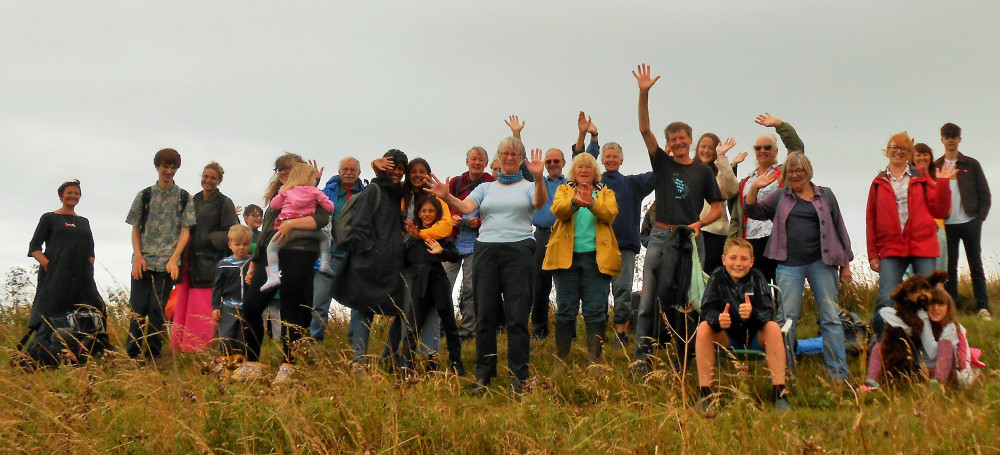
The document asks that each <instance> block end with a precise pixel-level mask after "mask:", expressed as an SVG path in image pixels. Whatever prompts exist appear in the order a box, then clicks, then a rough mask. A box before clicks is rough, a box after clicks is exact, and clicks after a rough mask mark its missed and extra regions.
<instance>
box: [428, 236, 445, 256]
mask: <svg viewBox="0 0 1000 455" xmlns="http://www.w3.org/2000/svg"><path fill="white" fill-rule="evenodd" d="M424 244H425V245H427V252H428V253H430V254H441V252H442V251H444V248H442V247H441V244H440V243H438V241H437V240H434V239H427V240H424Z"/></svg>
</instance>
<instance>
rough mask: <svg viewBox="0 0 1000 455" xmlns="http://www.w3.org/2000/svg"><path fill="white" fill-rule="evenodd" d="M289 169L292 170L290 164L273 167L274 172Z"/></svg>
mask: <svg viewBox="0 0 1000 455" xmlns="http://www.w3.org/2000/svg"><path fill="white" fill-rule="evenodd" d="M290 170H292V167H291V166H280V167H276V168H274V172H276V173H281V172H288V171H290Z"/></svg>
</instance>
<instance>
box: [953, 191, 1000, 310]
mask: <svg viewBox="0 0 1000 455" xmlns="http://www.w3.org/2000/svg"><path fill="white" fill-rule="evenodd" d="M958 210H961V208H958ZM944 233H945V236H947V238H948V283H947V284H946V285H945V288H946V290H947V291H948V293H949V294H951V298H953V299H955V301H956V302H958V242H959V241H961V242H962V244H964V245H965V258H966V259H968V261H969V272H970V273H971V275H972V291H973V293H974V294H975V296H976V308H977V309H980V310H982V309H986V310H989V309H990V295H989V291H987V290H986V273H985V272H984V271H983V249H982V237H983V222H982V221H981V220H980V219H979V218H976V219H974V220H972V221H968V222H966V223H962V224H946V225H944Z"/></svg>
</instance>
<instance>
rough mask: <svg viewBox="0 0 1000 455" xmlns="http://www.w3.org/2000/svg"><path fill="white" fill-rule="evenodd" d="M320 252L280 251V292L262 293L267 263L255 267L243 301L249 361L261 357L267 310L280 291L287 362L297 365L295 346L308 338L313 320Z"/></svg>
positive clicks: (282, 330) (283, 341)
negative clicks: (314, 289) (314, 282)
mask: <svg viewBox="0 0 1000 455" xmlns="http://www.w3.org/2000/svg"><path fill="white" fill-rule="evenodd" d="M318 257H319V253H317V252H315V251H300V250H289V249H282V250H281V251H280V252H278V258H279V259H278V260H279V261H280V262H281V285H280V286H278V290H271V291H268V292H260V287H261V285H263V284H264V281H265V280H266V279H267V272H266V271H265V270H264V268H265V267H267V264H266V263H265V262H264V261H260V262H258V263H254V264H255V267H256V268H255V269H254V274H253V280H252V281H251V283H250V289H249V290H247V295H246V296H245V298H244V301H243V323H244V325H243V327H244V334H243V338H244V340H245V341H246V346H247V352H246V355H247V361H250V362H257V361H258V360H259V358H260V344H261V342H262V341H263V340H264V336H265V335H264V318H263V314H264V309H265V308H267V305H268V304H269V303H270V302H271V298H272V297H274V293H275V292H278V291H281V297H280V300H279V302H281V344H282V351H283V352H284V354H285V362H288V363H294V362H295V358H294V356H293V355H292V347H293V346H294V344H295V342H296V341H298V340H299V339H301V338H302V337H303V336H309V322H310V320H311V318H312V298H313V274H314V273H315V270H313V265H315V264H316V259H317V258H318Z"/></svg>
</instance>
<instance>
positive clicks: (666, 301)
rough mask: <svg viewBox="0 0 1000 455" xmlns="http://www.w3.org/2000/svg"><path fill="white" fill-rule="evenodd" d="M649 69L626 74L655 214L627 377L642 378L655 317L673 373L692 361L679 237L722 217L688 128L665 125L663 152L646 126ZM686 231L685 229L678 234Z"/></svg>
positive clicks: (684, 245)
mask: <svg viewBox="0 0 1000 455" xmlns="http://www.w3.org/2000/svg"><path fill="white" fill-rule="evenodd" d="M649 73H650V71H649V66H647V65H646V64H642V65H640V66H639V68H638V73H636V72H634V71H633V72H632V75H633V76H635V78H636V81H637V82H638V84H639V133H641V134H642V139H643V141H644V142H645V143H646V150H647V151H648V152H649V161H650V163H651V164H652V167H653V187H654V190H655V195H656V206H657V210H656V214H655V215H654V216H655V219H654V223H653V230H652V232H651V233H650V236H649V245H648V246H647V249H646V262H645V264H644V268H643V273H642V275H643V276H642V284H643V289H644V292H643V293H642V298H641V299H640V300H639V318H638V322H637V324H636V326H637V327H636V330H635V338H636V343H635V355H634V356H633V360H634V362H633V366H632V370H633V372H635V373H637V374H641V373H644V372H646V371H648V370H649V369H650V368H651V359H650V357H651V352H652V348H653V341H655V340H654V339H655V338H656V336H655V335H654V323H655V322H656V321H657V320H658V316H659V315H660V313H661V312H662V313H663V316H664V319H665V320H666V322H667V324H669V325H670V329H669V330H670V332H671V333H673V334H674V336H675V337H676V347H677V363H676V364H675V367H676V368H677V369H678V370H679V371H685V369H686V367H687V363H688V361H689V360H690V359H691V357H693V354H694V352H693V349H692V348H693V346H692V343H689V342H688V341H689V340H690V339H691V337H693V336H694V331H695V330H696V329H697V314H696V313H694V312H689V311H687V310H686V309H685V308H684V306H682V305H681V303H680V302H682V301H686V298H685V296H686V295H687V291H688V290H687V289H680V286H676V285H675V284H676V282H684V280H683V279H679V278H681V277H682V276H683V275H684V274H685V273H687V275H688V276H690V273H691V270H690V269H688V270H686V271H685V270H683V269H684V267H680V266H679V265H680V264H684V263H687V264H690V262H691V261H690V259H684V258H682V257H681V256H682V255H687V254H690V249H691V245H690V239H689V238H688V237H687V235H684V233H685V232H686V231H687V230H688V229H690V230H691V231H694V235H695V236H696V237H697V236H698V235H699V234H700V233H701V227H702V226H705V225H707V224H711V223H712V222H713V221H715V220H717V219H719V217H720V216H721V215H722V194H721V193H720V192H719V185H718V184H717V183H716V181H715V175H713V174H712V170H711V169H710V168H709V167H708V166H706V165H704V164H702V163H700V162H698V161H696V160H694V159H693V158H691V143H692V142H693V140H692V138H691V127H690V126H688V125H687V124H686V123H683V122H673V123H671V124H669V125H667V128H666V136H667V148H668V149H670V154H667V152H666V151H664V150H663V149H661V148H660V146H659V144H657V142H656V135H654V134H653V131H652V130H651V129H650V127H649V89H650V88H651V87H652V86H653V84H655V83H656V81H657V80H658V79H659V78H660V77H659V76H656V77H655V78H652V77H650V74H649ZM706 202H708V204H709V206H710V207H711V209H710V210H709V212H708V214H707V215H706V216H705V218H704V219H700V218H699V216H700V215H701V210H702V208H703V207H704V206H705V203H706ZM682 228H687V229H682Z"/></svg>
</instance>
